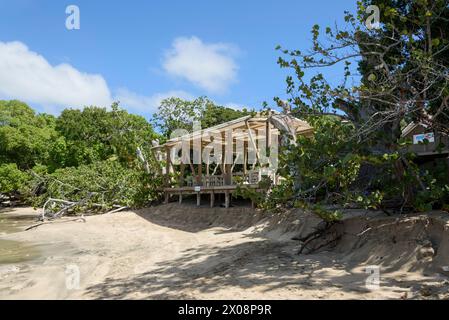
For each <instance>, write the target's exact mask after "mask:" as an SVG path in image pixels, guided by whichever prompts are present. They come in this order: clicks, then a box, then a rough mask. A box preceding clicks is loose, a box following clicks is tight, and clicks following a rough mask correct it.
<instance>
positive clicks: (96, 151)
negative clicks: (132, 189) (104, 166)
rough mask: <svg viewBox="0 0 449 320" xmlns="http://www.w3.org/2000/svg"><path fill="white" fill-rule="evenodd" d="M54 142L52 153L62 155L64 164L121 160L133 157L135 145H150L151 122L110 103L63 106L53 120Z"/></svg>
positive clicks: (72, 164) (75, 164)
mask: <svg viewBox="0 0 449 320" xmlns="http://www.w3.org/2000/svg"><path fill="white" fill-rule="evenodd" d="M56 130H57V131H58V132H59V133H60V134H61V136H63V137H64V139H65V141H63V140H60V141H58V143H57V145H56V146H55V149H56V150H55V151H54V152H55V154H57V155H62V154H64V153H65V154H66V161H65V166H78V165H81V164H89V163H93V162H95V161H101V160H106V159H108V158H110V157H114V156H115V157H118V159H119V160H120V161H122V162H124V163H127V164H131V163H132V162H133V161H135V160H136V150H137V148H138V147H142V146H147V148H149V146H151V141H152V139H154V138H155V137H156V134H155V133H154V131H153V129H152V127H151V125H150V124H149V123H148V122H147V121H146V120H145V119H144V118H143V117H141V116H137V115H132V114H129V113H128V112H126V111H125V110H122V109H120V108H119V106H118V104H114V105H113V106H112V108H111V110H110V111H108V110H107V109H105V108H98V107H87V108H84V109H83V110H75V109H66V110H64V111H63V112H62V113H61V115H60V116H59V117H58V118H57V120H56Z"/></svg>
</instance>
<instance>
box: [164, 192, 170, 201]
mask: <svg viewBox="0 0 449 320" xmlns="http://www.w3.org/2000/svg"><path fill="white" fill-rule="evenodd" d="M169 200H170V194H169V193H168V192H167V191H165V200H164V203H165V204H168V202H169Z"/></svg>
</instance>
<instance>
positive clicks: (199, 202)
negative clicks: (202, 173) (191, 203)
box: [196, 192, 201, 207]
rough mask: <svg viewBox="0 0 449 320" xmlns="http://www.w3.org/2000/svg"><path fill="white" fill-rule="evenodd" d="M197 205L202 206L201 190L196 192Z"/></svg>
mask: <svg viewBox="0 0 449 320" xmlns="http://www.w3.org/2000/svg"><path fill="white" fill-rule="evenodd" d="M196 206H197V207H199V206H201V193H200V192H197V193H196Z"/></svg>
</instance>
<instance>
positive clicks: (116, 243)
mask: <svg viewBox="0 0 449 320" xmlns="http://www.w3.org/2000/svg"><path fill="white" fill-rule="evenodd" d="M31 210H32V209H26V208H25V209H15V210H13V211H12V212H8V213H0V214H30V212H31ZM263 218H264V216H263V215H262V214H261V213H258V212H255V211H252V210H250V209H248V208H244V209H230V210H226V209H219V208H216V209H214V210H210V209H207V208H200V209H196V208H195V207H193V206H189V205H185V206H184V207H178V206H177V205H168V206H160V207H158V208H156V209H147V210H143V211H138V212H121V213H115V214H111V215H102V216H92V217H87V222H85V223H83V222H66V223H64V222H61V223H60V222H58V223H54V224H50V225H43V226H40V227H38V228H36V229H34V230H31V231H26V232H19V233H14V234H8V235H2V236H0V239H7V240H15V241H21V242H25V243H26V244H29V245H30V246H33V248H34V249H37V250H38V251H39V253H40V256H39V257H37V258H34V259H31V260H29V261H22V262H17V263H13V264H7V265H0V299H176V298H180V299H183V298H189V299H384V298H388V299H390V298H391V299H401V298H424V297H427V298H447V297H448V288H449V285H448V284H449V282H448V277H447V275H444V274H441V273H439V272H436V271H435V270H432V269H428V268H426V267H425V266H427V265H429V264H427V265H425V266H424V265H423V264H422V263H421V264H416V263H414V264H413V265H407V263H411V262H410V261H415V260H416V257H415V256H416V252H415V251H416V248H417V247H416V245H415V246H414V247H413V248H411V249H410V252H412V253H413V254H415V256H413V259H411V258H410V259H408V260H407V261H406V262H404V263H402V262H401V265H400V266H398V265H397V264H396V265H394V267H392V268H389V265H385V263H379V265H381V270H380V272H381V278H380V287H379V289H377V290H370V289H369V288H367V287H366V280H367V277H368V274H366V265H367V264H369V263H372V262H373V261H374V262H375V258H376V257H378V253H379V250H380V247H378V248H377V249H379V250H377V251H376V247H375V245H374V247H373V246H371V247H367V249H366V250H365V251H360V250H359V251H357V250H355V251H354V252H355V253H352V252H351V254H353V255H354V254H355V256H354V258H353V259H352V258H351V254H349V255H348V251H347V248H346V247H347V245H348V244H347V242H348V239H342V245H341V246H339V247H337V248H335V249H334V250H333V251H331V252H328V251H323V252H319V253H314V254H310V255H299V256H298V255H297V254H296V251H297V250H298V242H297V241H291V240H289V239H290V238H291V236H292V235H293V234H294V233H295V232H296V233H297V232H301V233H304V232H305V230H304V229H310V228H312V225H313V224H314V222H315V221H314V220H313V218H310V219H302V218H301V219H299V220H298V217H297V216H295V215H294V214H291V215H290V216H277V217H268V218H267V217H265V220H263V222H264V223H262V224H258V225H257V226H256V227H249V226H251V225H255V222H256V221H260V220H261V219H263ZM308 224H310V225H308ZM261 230H263V231H262V232H260V231H261ZM444 232H445V234H446V238H444V239H443V240H441V239H440V241H447V240H448V239H449V238H448V237H447V234H448V232H447V230H445V231H444ZM345 246H346V247H345ZM379 246H380V244H379ZM398 248H399V247H398ZM401 248H402V249H398V250H408V249H404V247H401ZM443 248H446V249H447V248H448V246H447V245H446V246H445V247H443ZM351 250H352V249H351ZM370 250H373V252H374V251H376V252H374V253H373V254H372V255H371V254H370ZM410 252H407V254H408V253H410ZM394 254H396V252H395V253H394ZM386 255H388V253H386ZM429 258H430V259H432V257H427V258H426V259H429ZM437 258H438V257H437ZM439 259H440V260H442V261H438V267H440V266H441V265H442V264H444V263H446V262H447V264H448V265H449V262H448V261H446V260H447V256H440V257H439ZM385 261H387V262H388V263H390V264H393V262H392V261H390V260H388V259H385ZM428 262H429V261H428ZM429 263H431V261H430V262H429ZM76 268H79V271H80V284H79V288H73V284H74V283H75V284H76V281H75V282H70V280H71V279H75V278H73V275H74V274H75V273H76ZM74 270H75V271H74ZM428 270H430V271H428ZM67 282H69V283H67Z"/></svg>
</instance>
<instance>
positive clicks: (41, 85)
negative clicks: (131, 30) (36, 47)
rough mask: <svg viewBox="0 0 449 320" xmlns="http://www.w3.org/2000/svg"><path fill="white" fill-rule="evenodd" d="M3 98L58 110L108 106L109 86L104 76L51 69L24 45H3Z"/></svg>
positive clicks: (0, 85) (0, 44) (0, 68)
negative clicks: (57, 108) (62, 108)
mask: <svg viewBox="0 0 449 320" xmlns="http://www.w3.org/2000/svg"><path fill="white" fill-rule="evenodd" d="M0 96H1V97H3V98H6V99H20V100H24V101H27V102H33V103H38V104H41V105H42V106H44V107H46V108H48V109H51V110H53V109H56V107H83V106H85V105H98V106H105V107H107V106H109V105H110V104H111V102H112V99H111V93H110V90H109V88H108V85H107V83H106V81H105V80H104V78H103V77H102V76H101V75H97V74H88V73H83V72H80V71H78V70H77V69H75V68H74V67H72V66H71V65H69V64H59V65H56V66H52V65H51V64H50V63H49V62H48V61H47V60H46V59H45V58H44V57H42V56H41V55H39V54H37V53H36V52H33V51H30V50H29V49H28V47H27V46H26V45H25V44H23V43H21V42H1V41H0Z"/></svg>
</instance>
